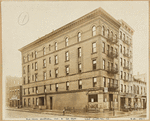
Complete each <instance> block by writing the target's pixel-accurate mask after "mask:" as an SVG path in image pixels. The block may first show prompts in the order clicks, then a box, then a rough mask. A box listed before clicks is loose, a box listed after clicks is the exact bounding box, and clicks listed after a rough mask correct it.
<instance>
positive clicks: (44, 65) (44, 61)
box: [43, 59, 46, 68]
mask: <svg viewBox="0 0 150 121" xmlns="http://www.w3.org/2000/svg"><path fill="white" fill-rule="evenodd" d="M43 68H46V59H44V60H43Z"/></svg>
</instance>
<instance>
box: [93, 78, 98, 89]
mask: <svg viewBox="0 0 150 121" xmlns="http://www.w3.org/2000/svg"><path fill="white" fill-rule="evenodd" d="M96 86H97V78H96V77H93V87H96Z"/></svg>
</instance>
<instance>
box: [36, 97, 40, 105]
mask: <svg viewBox="0 0 150 121" xmlns="http://www.w3.org/2000/svg"><path fill="white" fill-rule="evenodd" d="M37 105H39V102H38V98H36V106H37Z"/></svg>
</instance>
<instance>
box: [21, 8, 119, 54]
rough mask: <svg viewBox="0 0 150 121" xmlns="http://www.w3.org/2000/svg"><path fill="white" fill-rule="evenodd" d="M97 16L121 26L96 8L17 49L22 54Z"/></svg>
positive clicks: (100, 9)
mask: <svg viewBox="0 0 150 121" xmlns="http://www.w3.org/2000/svg"><path fill="white" fill-rule="evenodd" d="M97 16H102V17H105V18H107V19H109V20H111V21H112V22H113V23H114V24H115V25H117V26H118V27H119V26H120V25H121V24H120V23H119V22H118V21H117V20H116V19H115V18H113V17H112V16H111V15H109V14H108V13H107V12H106V11H104V10H103V9H102V8H98V9H96V10H94V11H92V12H90V13H88V14H86V15H84V16H82V17H80V18H78V19H76V20H74V21H72V22H70V23H68V24H66V25H64V26H62V27H60V28H59V29H57V30H55V31H53V32H51V33H49V34H47V35H45V36H43V37H41V38H39V39H37V40H35V41H34V42H32V43H30V44H28V45H26V46H24V47H22V48H21V49H19V51H21V52H22V51H24V50H25V49H27V48H29V47H31V46H32V45H34V44H37V43H39V42H40V41H44V39H46V38H48V37H52V36H55V35H56V34H60V33H61V32H64V31H66V29H71V28H72V27H74V26H78V25H80V24H82V23H84V22H86V21H89V20H91V18H92V19H94V18H96V17H97Z"/></svg>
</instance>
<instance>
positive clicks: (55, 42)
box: [55, 42, 57, 50]
mask: <svg viewBox="0 0 150 121" xmlns="http://www.w3.org/2000/svg"><path fill="white" fill-rule="evenodd" d="M55 50H57V42H55Z"/></svg>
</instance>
